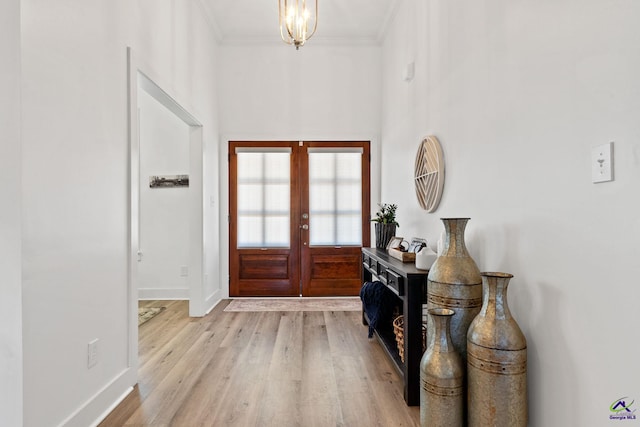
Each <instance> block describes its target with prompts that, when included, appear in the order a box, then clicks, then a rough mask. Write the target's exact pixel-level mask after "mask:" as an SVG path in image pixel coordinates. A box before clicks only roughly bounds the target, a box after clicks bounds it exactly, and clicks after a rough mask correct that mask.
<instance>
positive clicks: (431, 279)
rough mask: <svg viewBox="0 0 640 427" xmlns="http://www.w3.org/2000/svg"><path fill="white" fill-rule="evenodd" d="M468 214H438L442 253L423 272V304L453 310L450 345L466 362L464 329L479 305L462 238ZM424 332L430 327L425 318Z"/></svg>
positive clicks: (477, 281) (477, 282)
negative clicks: (441, 225) (458, 215)
mask: <svg viewBox="0 0 640 427" xmlns="http://www.w3.org/2000/svg"><path fill="white" fill-rule="evenodd" d="M468 221H469V218H442V222H443V223H444V228H445V240H444V244H443V248H442V254H440V256H438V258H437V259H436V261H435V262H434V263H433V265H432V266H431V269H430V270H429V275H428V276H427V280H428V285H427V308H447V309H451V310H454V311H455V315H454V316H453V318H452V319H451V339H452V340H453V346H454V347H455V349H456V350H457V351H458V353H459V354H460V357H462V360H463V362H465V363H466V355H467V330H468V329H469V325H470V324H471V321H473V319H474V317H476V315H477V314H478V313H479V312H480V307H481V306H482V278H481V277H480V270H479V269H478V266H477V265H476V262H475V261H474V260H473V258H471V256H470V255H469V252H468V251H467V247H466V245H465V241H464V230H465V228H466V225H467V222H468ZM428 323H429V325H428V326H427V334H429V332H430V331H432V330H433V328H431V322H430V321H429V322H428Z"/></svg>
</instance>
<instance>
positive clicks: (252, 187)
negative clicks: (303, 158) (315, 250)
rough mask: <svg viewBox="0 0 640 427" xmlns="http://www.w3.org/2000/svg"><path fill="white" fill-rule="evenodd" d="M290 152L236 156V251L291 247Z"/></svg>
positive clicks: (249, 153)
mask: <svg viewBox="0 0 640 427" xmlns="http://www.w3.org/2000/svg"><path fill="white" fill-rule="evenodd" d="M290 158H291V153H290V150H289V151H284V152H283V151H270V152H248V151H239V152H238V153H237V165H238V166H237V167H238V169H237V180H238V187H237V209H238V210H237V224H238V229H237V236H238V237H237V242H238V243H237V245H238V248H268V247H271V248H288V247H289V246H290V235H289V231H290V225H289V224H290V219H291V212H290V204H291V196H290V179H291V177H290V172H289V170H290Z"/></svg>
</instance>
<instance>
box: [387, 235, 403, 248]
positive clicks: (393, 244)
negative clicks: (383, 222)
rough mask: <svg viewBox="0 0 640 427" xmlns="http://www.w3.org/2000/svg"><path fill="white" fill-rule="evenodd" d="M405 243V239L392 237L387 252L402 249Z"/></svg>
mask: <svg viewBox="0 0 640 427" xmlns="http://www.w3.org/2000/svg"><path fill="white" fill-rule="evenodd" d="M403 241H404V239H403V238H402V237H398V236H394V237H392V238H391V240H389V243H388V244H387V250H389V249H398V248H400V247H401V246H402V242H403Z"/></svg>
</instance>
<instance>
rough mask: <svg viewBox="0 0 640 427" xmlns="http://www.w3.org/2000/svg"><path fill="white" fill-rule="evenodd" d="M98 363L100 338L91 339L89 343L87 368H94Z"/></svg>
mask: <svg viewBox="0 0 640 427" xmlns="http://www.w3.org/2000/svg"><path fill="white" fill-rule="evenodd" d="M97 363H98V339H97V338H96V339H95V340H93V341H89V344H88V345H87V368H93V367H94V366H96V364H97Z"/></svg>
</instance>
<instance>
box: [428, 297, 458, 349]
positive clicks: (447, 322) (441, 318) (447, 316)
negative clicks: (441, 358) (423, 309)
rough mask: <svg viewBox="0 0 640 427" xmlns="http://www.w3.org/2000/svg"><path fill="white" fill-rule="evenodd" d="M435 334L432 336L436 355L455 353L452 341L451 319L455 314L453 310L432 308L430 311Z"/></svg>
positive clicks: (432, 344)
mask: <svg viewBox="0 0 640 427" xmlns="http://www.w3.org/2000/svg"><path fill="white" fill-rule="evenodd" d="M428 313H429V315H430V316H431V319H432V320H433V322H432V324H433V327H434V329H435V330H434V333H433V334H432V335H431V339H432V341H433V342H432V343H430V345H431V346H433V350H432V351H434V352H436V353H449V352H452V351H455V349H454V348H453V342H452V341H451V318H452V317H453V315H454V314H455V312H454V311H453V310H449V309H446V308H431V309H429V310H428Z"/></svg>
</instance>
